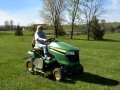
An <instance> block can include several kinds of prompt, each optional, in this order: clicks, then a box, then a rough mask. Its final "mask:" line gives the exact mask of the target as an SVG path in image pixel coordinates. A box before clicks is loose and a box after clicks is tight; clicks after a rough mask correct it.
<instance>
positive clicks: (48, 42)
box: [46, 38, 55, 44]
mask: <svg viewBox="0 0 120 90" xmlns="http://www.w3.org/2000/svg"><path fill="white" fill-rule="evenodd" d="M53 41H55V38H50V39H47V41H46V44H50V43H51V42H53Z"/></svg>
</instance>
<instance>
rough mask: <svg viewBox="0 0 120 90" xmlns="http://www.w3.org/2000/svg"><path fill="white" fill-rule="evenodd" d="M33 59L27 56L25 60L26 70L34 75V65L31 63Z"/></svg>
mask: <svg viewBox="0 0 120 90" xmlns="http://www.w3.org/2000/svg"><path fill="white" fill-rule="evenodd" d="M33 61H34V59H33V58H29V59H28V60H27V62H26V68H27V71H29V72H30V73H31V74H33V75H34V70H33V69H34V65H33Z"/></svg>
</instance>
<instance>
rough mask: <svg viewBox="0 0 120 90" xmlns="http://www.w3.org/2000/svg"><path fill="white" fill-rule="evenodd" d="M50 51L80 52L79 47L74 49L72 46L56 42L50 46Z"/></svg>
mask: <svg viewBox="0 0 120 90" xmlns="http://www.w3.org/2000/svg"><path fill="white" fill-rule="evenodd" d="M48 47H49V49H54V50H59V51H61V52H64V53H66V52H67V51H76V50H79V49H78V48H77V47H74V46H72V45H70V44H67V43H64V42H59V41H54V42H52V43H50V44H49V45H48Z"/></svg>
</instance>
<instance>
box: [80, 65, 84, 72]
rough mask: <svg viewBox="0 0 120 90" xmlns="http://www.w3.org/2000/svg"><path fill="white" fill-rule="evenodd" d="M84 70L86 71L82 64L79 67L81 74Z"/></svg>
mask: <svg viewBox="0 0 120 90" xmlns="http://www.w3.org/2000/svg"><path fill="white" fill-rule="evenodd" d="M83 72H84V68H83V66H82V65H80V67H79V74H83Z"/></svg>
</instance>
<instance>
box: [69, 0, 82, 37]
mask: <svg viewBox="0 0 120 90" xmlns="http://www.w3.org/2000/svg"><path fill="white" fill-rule="evenodd" d="M67 2H68V5H67V6H68V13H69V15H70V17H71V37H70V38H71V39H72V38H73V30H74V26H75V24H74V23H75V19H76V15H77V12H78V9H79V2H80V0H67Z"/></svg>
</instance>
